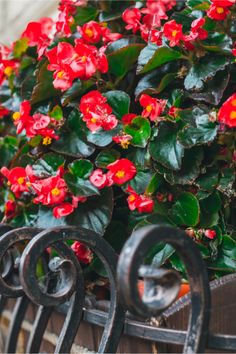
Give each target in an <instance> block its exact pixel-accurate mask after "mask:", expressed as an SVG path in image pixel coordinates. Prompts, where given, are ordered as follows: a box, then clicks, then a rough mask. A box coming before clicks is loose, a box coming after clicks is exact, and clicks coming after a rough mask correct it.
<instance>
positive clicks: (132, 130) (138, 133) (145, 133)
mask: <svg viewBox="0 0 236 354" xmlns="http://www.w3.org/2000/svg"><path fill="white" fill-rule="evenodd" d="M124 132H125V133H126V134H129V135H131V136H132V140H131V144H132V145H134V146H139V147H145V146H146V145H147V143H148V139H149V138H150V136H151V126H150V123H149V120H148V119H146V118H143V117H136V118H134V119H133V120H132V123H131V124H127V125H125V127H124Z"/></svg>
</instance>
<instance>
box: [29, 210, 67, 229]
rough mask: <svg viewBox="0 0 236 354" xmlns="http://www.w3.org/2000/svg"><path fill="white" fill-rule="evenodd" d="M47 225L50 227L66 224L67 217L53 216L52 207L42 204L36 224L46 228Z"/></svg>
mask: <svg viewBox="0 0 236 354" xmlns="http://www.w3.org/2000/svg"><path fill="white" fill-rule="evenodd" d="M45 225H46V226H47V227H48V228H50V227H55V226H62V225H66V221H65V218H64V217H63V218H60V219H56V218H54V216H53V213H52V209H48V208H46V207H43V206H40V207H39V211H38V214H37V221H36V224H35V223H34V226H38V227H42V228H45Z"/></svg>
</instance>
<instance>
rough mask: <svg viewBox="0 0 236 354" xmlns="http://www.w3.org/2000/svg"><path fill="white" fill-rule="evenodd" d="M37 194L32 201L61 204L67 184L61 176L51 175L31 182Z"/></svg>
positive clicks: (44, 203)
mask: <svg viewBox="0 0 236 354" xmlns="http://www.w3.org/2000/svg"><path fill="white" fill-rule="evenodd" d="M31 187H32V188H33V190H34V191H35V193H36V194H37V197H36V198H34V203H36V204H38V203H42V204H43V205H54V204H61V203H63V202H64V200H65V198H66V196H67V185H66V182H65V181H64V179H63V178H61V177H59V176H53V177H49V178H45V179H42V180H37V181H35V182H33V183H31Z"/></svg>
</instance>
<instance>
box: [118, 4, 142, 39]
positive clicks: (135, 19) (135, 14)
mask: <svg viewBox="0 0 236 354" xmlns="http://www.w3.org/2000/svg"><path fill="white" fill-rule="evenodd" d="M122 19H123V21H124V22H126V23H127V26H125V28H126V29H127V30H132V31H133V33H136V32H137V30H138V29H139V27H140V25H141V24H140V19H141V12H140V10H139V9H136V8H129V9H126V10H125V11H124V12H123V14H122Z"/></svg>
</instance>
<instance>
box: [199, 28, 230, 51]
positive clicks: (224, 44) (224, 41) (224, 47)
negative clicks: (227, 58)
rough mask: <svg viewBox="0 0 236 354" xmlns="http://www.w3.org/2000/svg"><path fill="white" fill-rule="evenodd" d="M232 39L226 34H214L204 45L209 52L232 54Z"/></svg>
mask: <svg viewBox="0 0 236 354" xmlns="http://www.w3.org/2000/svg"><path fill="white" fill-rule="evenodd" d="M232 44H233V43H232V39H231V38H230V37H229V36H228V35H227V34H225V33H219V32H214V33H212V34H210V35H209V36H208V38H207V39H206V40H205V41H204V43H203V44H202V46H203V48H205V49H206V50H207V51H208V52H218V53H221V54H225V53H231V51H232Z"/></svg>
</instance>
